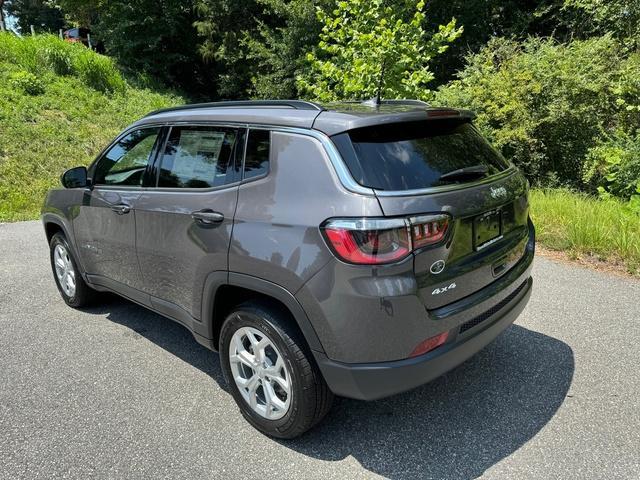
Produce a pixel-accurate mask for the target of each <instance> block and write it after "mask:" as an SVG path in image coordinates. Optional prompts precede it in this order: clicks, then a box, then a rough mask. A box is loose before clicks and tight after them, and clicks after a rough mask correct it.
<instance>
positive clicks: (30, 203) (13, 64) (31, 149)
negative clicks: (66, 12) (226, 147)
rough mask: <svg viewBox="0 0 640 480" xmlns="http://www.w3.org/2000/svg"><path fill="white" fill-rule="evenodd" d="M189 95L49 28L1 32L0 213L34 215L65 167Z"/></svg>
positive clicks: (13, 217)
mask: <svg viewBox="0 0 640 480" xmlns="http://www.w3.org/2000/svg"><path fill="white" fill-rule="evenodd" d="M182 103H186V101H185V100H184V99H183V98H182V97H180V96H179V95H176V94H175V93H172V92H162V91H156V90H154V89H150V88H139V87H134V86H131V85H130V84H129V83H127V81H126V80H125V79H124V78H123V77H122V75H121V74H120V72H119V71H118V69H117V68H116V67H115V65H114V64H113V62H112V61H111V59H110V58H108V57H105V56H103V55H98V54H96V53H94V52H92V51H90V50H88V49H86V48H84V47H82V46H80V45H74V44H69V43H66V42H63V41H61V40H59V39H58V38H57V37H53V36H44V35H43V36H40V35H39V36H35V37H31V36H29V37H24V38H19V37H16V36H14V35H12V34H8V33H6V34H0V221H18V220H31V219H34V218H37V217H38V215H39V214H40V207H41V205H42V202H43V200H44V196H45V194H46V192H47V190H49V189H50V188H53V187H56V186H59V185H60V181H59V178H60V174H61V173H62V172H63V171H64V170H66V169H67V168H70V167H73V166H77V165H87V164H89V163H90V162H91V161H92V160H93V158H94V157H95V155H97V154H98V153H99V151H100V150H101V149H102V148H103V147H104V146H105V145H107V144H108V143H109V142H110V141H111V140H112V139H113V138H114V137H115V136H116V135H117V134H118V132H120V131H121V130H122V129H123V128H124V127H125V126H126V125H128V124H130V123H131V122H133V121H134V120H136V119H138V118H140V117H142V116H143V115H145V114H146V113H149V112H150V111H152V110H156V109H158V108H162V107H166V106H169V105H177V104H182Z"/></svg>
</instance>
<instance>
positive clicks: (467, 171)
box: [439, 165, 489, 182]
mask: <svg viewBox="0 0 640 480" xmlns="http://www.w3.org/2000/svg"><path fill="white" fill-rule="evenodd" d="M487 173H489V167H487V166H486V165H474V166H472V167H465V168H459V169H458V170H453V171H451V172H448V173H444V174H442V175H440V178H439V181H441V182H445V181H450V180H454V181H455V180H464V179H467V178H477V177H484V176H486V175H487Z"/></svg>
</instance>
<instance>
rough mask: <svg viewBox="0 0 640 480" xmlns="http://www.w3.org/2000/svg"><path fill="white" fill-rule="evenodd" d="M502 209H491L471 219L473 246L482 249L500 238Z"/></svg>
mask: <svg viewBox="0 0 640 480" xmlns="http://www.w3.org/2000/svg"><path fill="white" fill-rule="evenodd" d="M502 228H503V227H502V210H501V209H497V210H491V211H490V212H485V213H483V214H482V215H478V216H477V217H476V218H474V219H473V248H474V249H475V250H482V249H483V248H486V247H488V246H489V245H491V244H492V243H495V242H497V241H498V240H500V239H501V238H502Z"/></svg>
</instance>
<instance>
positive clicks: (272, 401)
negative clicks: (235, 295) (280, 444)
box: [220, 302, 333, 439]
mask: <svg viewBox="0 0 640 480" xmlns="http://www.w3.org/2000/svg"><path fill="white" fill-rule="evenodd" d="M287 315H288V313H287V312H283V311H281V310H280V309H279V308H277V307H274V306H271V305H268V304H267V303H263V302H246V303H243V304H241V305H239V306H238V307H236V308H235V309H234V310H233V311H232V312H231V314H229V316H228V317H227V318H226V320H225V322H224V324H223V326H222V331H221V332H220V359H221V364H222V370H223V373H224V376H225V379H226V380H227V383H228V384H229V388H230V391H231V394H232V395H233V398H234V400H235V401H236V403H237V405H238V407H239V408H240V411H241V412H242V415H243V416H244V418H245V419H246V420H247V421H248V422H249V423H250V424H251V425H253V426H254V427H255V428H256V429H258V430H260V431H261V432H262V433H264V434H266V435H269V436H272V437H276V438H283V439H290V438H295V437H298V436H300V435H302V434H303V433H305V432H306V431H307V430H309V429H310V428H312V427H314V426H315V425H316V424H317V423H319V422H320V420H322V419H323V418H324V416H325V415H326V414H327V412H328V411H329V410H330V408H331V404H332V402H333V393H332V392H331V390H329V387H328V386H327V384H326V382H325V381H324V378H323V377H322V374H321V373H320V370H319V369H318V367H317V365H316V363H315V361H314V359H313V358H312V354H311V352H310V351H309V348H308V347H307V345H306V343H305V341H304V339H303V338H302V335H301V334H300V332H299V331H298V330H297V329H295V328H292V326H291V324H290V323H289V322H288V321H287V320H288V319H287ZM261 352H262V353H261ZM240 357H241V359H240ZM241 390H242V391H241ZM274 393H275V397H274Z"/></svg>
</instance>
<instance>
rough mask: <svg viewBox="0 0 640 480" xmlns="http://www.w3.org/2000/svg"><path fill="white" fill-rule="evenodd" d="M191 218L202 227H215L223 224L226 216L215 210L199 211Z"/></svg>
mask: <svg viewBox="0 0 640 480" xmlns="http://www.w3.org/2000/svg"><path fill="white" fill-rule="evenodd" d="M191 217H192V218H193V219H194V220H195V221H196V223H199V224H200V225H215V224H216V223H221V222H222V221H223V220H224V215H223V214H221V213H220V212H214V211H213V210H199V211H197V212H193V213H192V214H191Z"/></svg>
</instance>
